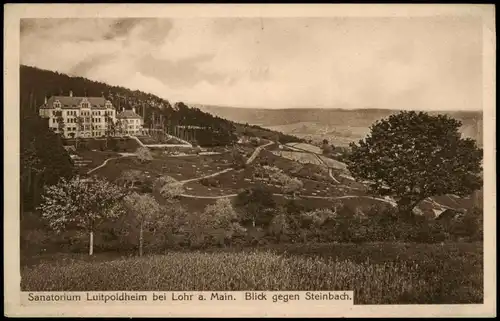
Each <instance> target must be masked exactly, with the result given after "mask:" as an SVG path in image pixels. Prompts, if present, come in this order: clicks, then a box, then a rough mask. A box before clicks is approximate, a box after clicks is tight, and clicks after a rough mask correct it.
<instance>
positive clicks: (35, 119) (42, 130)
mask: <svg viewBox="0 0 500 321" xmlns="http://www.w3.org/2000/svg"><path fill="white" fill-rule="evenodd" d="M20 127H21V137H20V161H21V175H20V176H21V191H22V193H21V200H22V201H21V204H22V207H23V210H31V209H32V208H34V207H36V206H37V205H38V203H39V199H40V195H41V194H42V191H43V187H44V186H46V185H53V184H56V183H57V182H58V181H59V179H60V178H63V177H64V178H66V179H70V178H71V177H73V176H74V175H75V173H76V171H75V168H74V166H73V162H72V161H71V158H70V157H69V154H68V153H67V152H66V150H65V149H64V147H63V143H62V140H61V137H60V136H59V135H57V134H55V133H54V132H53V131H52V130H50V129H49V128H48V126H47V123H46V122H45V121H44V120H43V119H42V118H40V117H39V116H38V115H36V114H34V113H33V112H31V111H30V110H28V109H22V110H21V123H20Z"/></svg>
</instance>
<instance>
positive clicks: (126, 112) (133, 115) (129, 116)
mask: <svg viewBox="0 0 500 321" xmlns="http://www.w3.org/2000/svg"><path fill="white" fill-rule="evenodd" d="M116 118H125V119H134V118H135V119H142V117H141V116H139V115H137V114H136V113H135V112H134V111H133V110H130V109H129V110H124V111H122V112H121V113H119V114H118V115H116Z"/></svg>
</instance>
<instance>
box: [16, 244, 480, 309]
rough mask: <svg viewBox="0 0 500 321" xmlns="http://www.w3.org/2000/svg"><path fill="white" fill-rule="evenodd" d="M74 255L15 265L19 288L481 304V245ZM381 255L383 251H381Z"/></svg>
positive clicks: (323, 246)
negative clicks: (346, 294) (348, 293)
mask: <svg viewBox="0 0 500 321" xmlns="http://www.w3.org/2000/svg"><path fill="white" fill-rule="evenodd" d="M234 250H235V249H226V250H214V251H212V252H211V253H210V252H205V253H203V252H174V253H168V254H166V255H154V256H148V257H143V258H134V257H128V258H115V259H110V258H109V257H108V258H105V257H99V256H97V257H93V258H89V257H84V256H77V257H76V259H75V258H74V257H70V258H69V259H62V258H58V259H57V260H50V261H46V262H44V261H43V260H42V261H39V262H37V263H35V264H33V265H31V266H28V265H26V266H24V268H22V272H21V274H22V282H21V288H22V289H23V290H24V291H95V290H100V291H103V290H106V291H114V290H129V291H154V290H158V291H203V290H205V291H207V290H209V291H228V290H233V291H242V290H275V291H276V290H280V291H287V290H288V291H307V290H354V292H355V298H354V300H355V301H354V302H355V304H391V303H393V304H395V303H399V304H404V303H434V304H437V303H481V302H482V300H483V298H482V296H483V295H482V293H483V281H482V279H483V273H482V271H483V267H482V246H481V244H479V243H472V244H465V243H463V244H461V243H453V244H445V245H423V244H395V243H381V244H367V245H363V246H359V245H349V244H342V245H341V244H327V245H325V244H324V245H317V246H315V245H305V246H304V247H295V246H288V247H284V248H283V247H279V248H274V249H273V248H264V249H262V250H259V251H257V250H255V249H247V250H241V249H240V250H238V251H234ZM386 254H387V255H386Z"/></svg>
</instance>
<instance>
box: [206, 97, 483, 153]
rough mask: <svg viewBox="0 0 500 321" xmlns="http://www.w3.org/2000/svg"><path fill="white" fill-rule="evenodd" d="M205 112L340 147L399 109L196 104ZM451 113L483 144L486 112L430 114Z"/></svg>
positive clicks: (361, 135) (464, 130) (359, 137)
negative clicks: (253, 106) (239, 106)
mask: <svg viewBox="0 0 500 321" xmlns="http://www.w3.org/2000/svg"><path fill="white" fill-rule="evenodd" d="M196 107H197V108H199V109H200V110H203V111H205V112H208V113H211V114H213V115H217V116H219V117H223V118H225V119H229V120H232V121H235V122H239V123H248V124H255V125H259V126H262V127H265V128H269V129H272V130H276V131H280V132H283V133H285V134H290V135H294V136H297V137H301V138H304V139H306V140H309V139H310V140H313V141H321V140H323V139H325V138H326V139H328V140H329V141H331V142H332V143H333V144H335V145H338V146H347V145H348V144H349V142H353V141H358V140H359V139H361V138H363V137H365V135H366V134H368V133H369V127H370V126H371V125H372V124H373V123H374V122H375V121H376V120H378V119H382V118H386V117H388V116H389V115H391V114H394V113H398V112H399V111H397V110H386V109H353V110H348V109H319V108H293V109H252V108H237V107H222V106H214V105H196ZM430 113H431V114H438V113H442V114H447V115H450V116H451V117H453V118H455V119H458V120H460V121H462V124H463V125H462V128H461V130H462V133H463V135H464V136H467V137H471V138H474V139H475V140H476V141H477V142H478V144H479V145H480V146H481V145H482V136H483V115H482V112H465V111H453V112H437V111H436V112H430Z"/></svg>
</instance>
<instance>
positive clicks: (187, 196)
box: [87, 142, 456, 210]
mask: <svg viewBox="0 0 500 321" xmlns="http://www.w3.org/2000/svg"><path fill="white" fill-rule="evenodd" d="M272 144H274V142H269V143H267V144H264V145H261V146H258V147H257V148H255V150H254V151H253V153H252V155H251V156H250V157H249V158H248V159H247V161H246V164H251V163H252V162H253V161H254V160H255V159H256V158H257V156H259V154H260V152H261V151H262V150H263V149H264V148H266V147H268V146H270V145H272ZM311 154H314V155H316V156H318V155H317V154H315V153H313V152H311ZM131 156H132V155H120V156H118V157H110V158H108V159H106V160H105V161H104V162H103V163H102V164H101V165H99V166H97V167H95V168H93V169H91V170H89V171H88V172H87V174H91V173H92V172H94V171H96V170H98V169H100V168H102V167H104V166H106V165H107V164H108V162H109V161H110V160H114V159H118V158H123V157H131ZM318 159H320V160H321V158H319V157H318ZM323 163H324V162H323ZM324 164H325V163H324ZM325 165H326V164H325ZM234 170H235V169H234V168H226V169H224V170H222V171H219V172H216V173H213V174H209V175H204V176H201V177H196V178H191V179H187V180H183V181H179V183H181V184H182V185H184V184H187V183H190V182H194V181H199V180H202V179H204V178H210V177H216V176H218V175H221V174H224V173H228V172H231V171H234ZM328 175H329V176H330V178H331V179H332V180H333V181H334V182H336V183H338V184H340V186H342V187H346V188H349V189H356V188H352V187H349V186H346V185H342V184H341V183H340V182H339V181H338V180H337V179H336V178H335V177H334V176H333V171H332V168H330V167H328ZM237 195H238V194H234V193H233V194H226V195H214V196H202V195H190V194H181V195H180V196H181V197H184V198H193V199H222V198H231V197H236V196H237ZM273 195H275V196H286V194H281V193H275V194H273ZM298 196H299V197H300V198H312V199H327V200H336V199H348V198H366V199H371V200H376V201H380V202H384V203H388V204H390V205H391V206H393V207H396V206H397V204H396V202H395V201H394V200H389V199H384V198H378V197H373V196H367V195H344V196H335V197H332V196H313V195H298ZM423 202H429V203H431V204H432V205H434V206H436V207H439V208H440V209H441V210H442V209H453V208H451V207H449V206H446V205H442V204H440V203H438V202H436V201H435V200H433V199H432V198H428V199H425V200H423ZM455 202H456V201H455Z"/></svg>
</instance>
